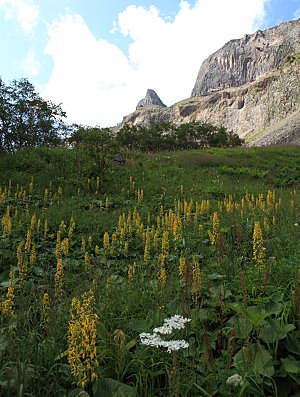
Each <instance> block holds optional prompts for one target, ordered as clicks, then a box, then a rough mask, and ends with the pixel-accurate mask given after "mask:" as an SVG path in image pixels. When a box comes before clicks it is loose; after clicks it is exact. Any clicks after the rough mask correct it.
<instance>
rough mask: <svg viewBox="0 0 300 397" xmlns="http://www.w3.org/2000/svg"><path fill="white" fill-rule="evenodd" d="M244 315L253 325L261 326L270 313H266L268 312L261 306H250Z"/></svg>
mask: <svg viewBox="0 0 300 397" xmlns="http://www.w3.org/2000/svg"><path fill="white" fill-rule="evenodd" d="M244 315H245V318H246V319H247V320H249V321H250V322H251V323H252V324H254V325H259V324H260V323H261V322H262V321H263V320H264V319H266V318H267V317H268V316H269V315H270V313H266V311H265V310H264V309H262V308H261V307H259V306H249V307H247V308H246V311H245V312H244Z"/></svg>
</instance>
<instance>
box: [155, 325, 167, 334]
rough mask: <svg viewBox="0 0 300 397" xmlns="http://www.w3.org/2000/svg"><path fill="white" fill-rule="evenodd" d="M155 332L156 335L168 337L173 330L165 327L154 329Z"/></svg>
mask: <svg viewBox="0 0 300 397" xmlns="http://www.w3.org/2000/svg"><path fill="white" fill-rule="evenodd" d="M153 332H154V333H155V334H161V335H168V334H171V333H172V328H171V327H167V326H165V325H163V326H162V327H158V328H154V330H153Z"/></svg>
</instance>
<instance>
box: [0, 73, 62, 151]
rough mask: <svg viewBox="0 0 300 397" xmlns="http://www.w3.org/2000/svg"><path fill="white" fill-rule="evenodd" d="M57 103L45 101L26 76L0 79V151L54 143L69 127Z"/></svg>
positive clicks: (58, 141) (56, 142) (60, 139)
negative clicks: (6, 80) (8, 79)
mask: <svg viewBox="0 0 300 397" xmlns="http://www.w3.org/2000/svg"><path fill="white" fill-rule="evenodd" d="M65 117H66V114H65V113H64V112H63V111H62V109H61V106H60V105H55V104H54V103H52V102H51V101H45V100H44V99H42V98H41V97H40V96H39V94H37V93H36V91H35V88H34V86H33V85H32V84H31V83H30V82H29V81H28V80H27V79H20V80H13V81H12V82H11V83H10V84H5V83H4V81H3V80H2V79H1V78H0V152H15V151H16V150H18V149H21V148H25V147H38V146H57V145H59V144H61V143H62V142H63V138H64V135H65V133H66V131H67V129H68V127H67V124H66V123H65V122H64V118H65Z"/></svg>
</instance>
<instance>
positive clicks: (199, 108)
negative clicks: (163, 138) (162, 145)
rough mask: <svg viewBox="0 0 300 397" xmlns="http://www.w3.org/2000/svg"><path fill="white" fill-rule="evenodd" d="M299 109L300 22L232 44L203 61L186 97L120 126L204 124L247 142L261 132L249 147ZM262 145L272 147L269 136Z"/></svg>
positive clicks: (148, 108)
mask: <svg viewBox="0 0 300 397" xmlns="http://www.w3.org/2000/svg"><path fill="white" fill-rule="evenodd" d="M258 44H260V49H257V47H258ZM249 54H250V55H251V54H252V55H251V56H250V55H249ZM245 59H246V60H247V61H246V62H245ZM216 60H217V61H216ZM216 62H218V63H219V66H218V67H216ZM222 68H223V69H222ZM222 70H223V71H222ZM228 76H229V77H230V78H228ZM298 110H300V19H297V20H293V21H289V22H286V23H283V24H281V25H279V26H277V27H273V28H270V29H267V30H264V31H261V30H259V31H257V32H255V33H253V34H252V35H245V36H244V37H243V38H241V39H234V40H230V41H229V42H228V43H226V44H225V45H224V46H223V47H221V48H220V49H219V50H218V51H216V52H215V53H213V54H212V55H210V56H209V57H208V58H207V59H206V60H204V62H203V63H202V65H201V67H200V69H199V73H198V77H197V79H196V82H195V85H194V88H193V91H192V96H191V97H190V98H187V99H184V100H182V101H179V102H177V103H175V104H173V105H171V106H170V107H157V106H156V107H155V106H144V107H142V108H138V107H137V109H136V111H135V112H133V113H131V114H129V115H127V116H125V117H124V118H123V121H122V123H121V125H124V124H135V125H136V124H142V125H149V124H151V122H152V121H153V120H154V121H161V120H162V121H170V122H174V123H176V124H181V123H188V122H193V121H203V122H208V123H211V124H214V125H216V126H221V125H222V126H224V127H226V128H227V129H230V130H232V131H233V132H236V133H237V134H238V135H239V136H240V137H242V138H246V139H247V140H248V141H250V140H251V137H256V136H257V134H258V133H259V135H260V140H258V139H256V140H253V144H259V145H261V144H263V143H262V137H263V136H264V134H269V135H270V134H272V133H273V132H274V131H275V130H274V128H275V126H276V124H277V123H280V125H282V123H283V120H284V119H285V118H286V117H289V116H290V115H291V114H294V113H295V112H297V111H298ZM288 125H290V124H288ZM292 125H293V123H292ZM271 126H273V127H274V128H273V129H272V128H270V127H271ZM286 133H287V135H288V134H289V132H288V131H286ZM291 133H292V132H291ZM292 135H293V134H292ZM293 137H294V135H293ZM294 138H295V137H294ZM294 138H293V140H294V141H295V139H294ZM266 141H267V142H268V144H273V143H272V139H270V137H268V138H267V140H266ZM275 141H276V139H275V140H274V144H276V142H277V141H276V142H275ZM281 141H282V140H280V142H281ZM284 141H285V142H286V143H288V142H289V139H288V138H287V139H285V140H284ZM296 141H297V139H296ZM250 144H251V143H249V145H250Z"/></svg>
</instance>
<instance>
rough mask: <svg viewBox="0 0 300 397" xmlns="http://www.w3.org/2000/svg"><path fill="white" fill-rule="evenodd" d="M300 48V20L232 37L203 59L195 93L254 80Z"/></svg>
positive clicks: (208, 91) (203, 92)
mask: <svg viewBox="0 0 300 397" xmlns="http://www.w3.org/2000/svg"><path fill="white" fill-rule="evenodd" d="M298 51H300V20H295V21H291V22H287V23H284V24H281V25H279V26H277V27H274V28H271V29H267V30H264V31H261V30H258V31H257V32H256V33H254V34H252V35H247V34H246V35H245V36H244V37H243V38H242V39H238V40H231V41H229V42H228V43H227V44H225V45H224V47H222V48H221V49H220V50H218V51H217V52H215V53H214V54H212V55H211V56H210V57H208V58H207V59H206V60H205V61H204V62H203V64H202V66H201V68H200V70H199V74H198V77H197V80H196V83H195V86H194V88H193V91H192V97H195V96H199V95H205V94H207V93H210V92H213V91H219V90H221V89H224V88H228V87H239V86H241V85H244V84H247V83H249V82H251V81H254V80H256V79H257V78H258V77H261V76H263V75H264V74H266V73H268V72H271V71H272V70H276V69H278V68H279V67H280V66H281V65H282V63H283V62H284V60H285V58H286V57H287V56H288V55H290V54H292V53H295V52H298Z"/></svg>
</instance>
